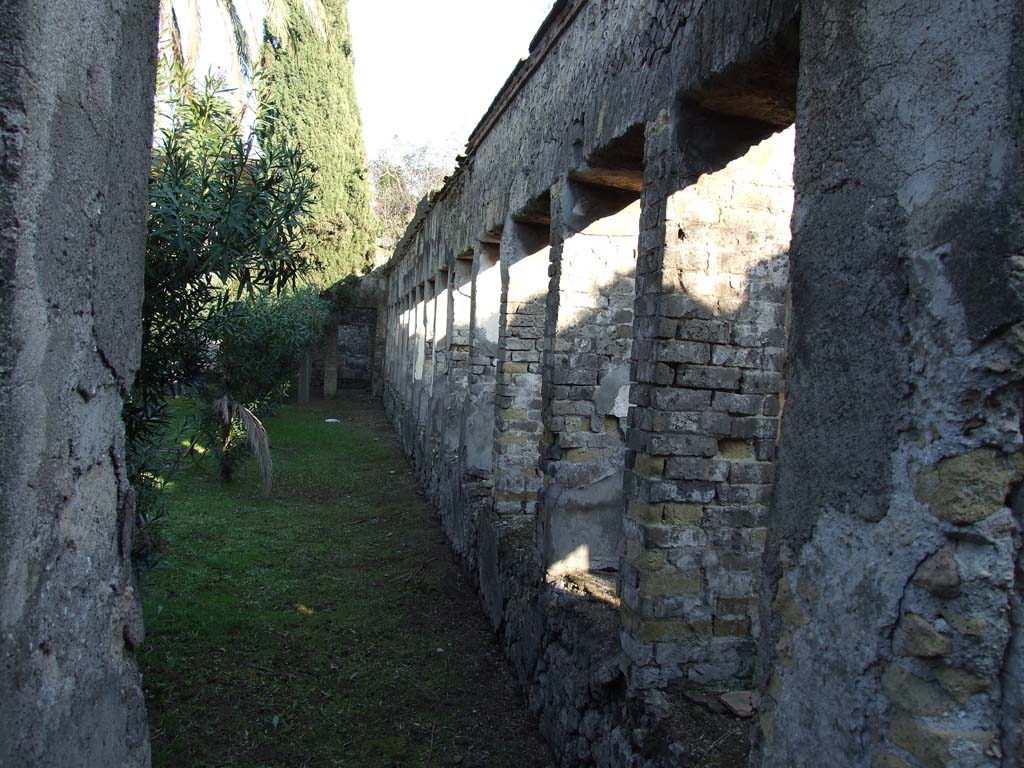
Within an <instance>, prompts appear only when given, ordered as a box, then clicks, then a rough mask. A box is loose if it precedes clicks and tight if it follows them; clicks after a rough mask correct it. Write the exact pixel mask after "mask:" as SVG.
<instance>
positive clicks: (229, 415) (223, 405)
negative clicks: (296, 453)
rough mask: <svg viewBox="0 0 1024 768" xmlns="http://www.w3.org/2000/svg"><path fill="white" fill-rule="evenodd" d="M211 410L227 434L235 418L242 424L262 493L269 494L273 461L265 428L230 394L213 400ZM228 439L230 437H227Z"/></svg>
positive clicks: (254, 415)
mask: <svg viewBox="0 0 1024 768" xmlns="http://www.w3.org/2000/svg"><path fill="white" fill-rule="evenodd" d="M213 412H214V414H215V415H216V416H217V418H218V419H219V420H220V422H221V423H222V424H223V425H224V426H225V427H226V428H227V430H228V435H229V436H230V434H231V425H232V423H233V422H234V420H235V419H238V420H239V421H240V422H241V424H242V430H243V431H244V432H245V442H246V443H247V444H248V446H249V450H251V451H252V455H253V456H255V457H256V466H257V467H258V468H259V472H260V479H261V480H262V481H263V495H264V496H269V495H270V488H271V486H272V485H273V474H274V461H273V459H272V458H271V456H270V438H269V437H268V436H267V429H266V427H264V426H263V422H262V421H260V420H259V419H258V418H257V417H256V414H254V413H253V412H252V411H250V410H249V409H248V408H246V407H245V406H244V405H242V404H241V403H240V402H238V401H237V400H234V399H232V398H231V396H230V395H226V394H225V395H221V396H220V397H218V398H217V399H216V400H214V401H213ZM229 439H230V437H229Z"/></svg>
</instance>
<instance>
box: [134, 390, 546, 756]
mask: <svg viewBox="0 0 1024 768" xmlns="http://www.w3.org/2000/svg"><path fill="white" fill-rule="evenodd" d="M329 418H333V419H337V420H338V423H327V422H326V421H325V420H326V419H329ZM266 425H267V429H268V432H269V434H270V438H271V442H272V452H273V459H274V489H273V492H272V494H271V496H270V498H269V499H264V498H262V497H261V496H260V493H259V482H258V480H257V478H256V473H255V468H254V467H253V466H252V463H251V462H250V463H248V464H247V465H246V466H245V468H244V469H243V470H242V471H241V472H240V474H239V476H238V478H237V479H236V480H235V482H233V483H232V484H230V485H224V484H222V483H220V482H219V481H218V480H217V473H216V469H215V467H214V466H213V465H212V463H211V464H209V465H206V464H204V463H203V462H202V461H199V462H197V463H195V464H194V465H192V466H189V467H187V468H186V469H185V471H184V472H183V473H182V474H181V475H180V476H179V477H178V479H177V480H176V482H175V483H174V485H173V486H172V487H171V488H170V490H169V491H168V494H167V514H166V520H165V523H164V525H163V559H162V560H161V562H160V564H159V565H158V567H157V568H156V569H155V570H154V571H152V572H151V573H150V574H149V576H148V577H147V580H146V583H145V587H144V588H145V598H144V599H145V609H146V629H147V638H146V642H145V645H144V646H143V650H142V653H141V656H140V659H141V665H142V671H143V675H144V687H145V690H146V699H147V704H148V709H149V722H150V729H151V732H152V737H153V763H154V765H155V766H157V767H158V768H159V767H160V766H174V767H175V768H181V767H185V768H190V767H199V766H204V767H207V768H215V767H217V768H219V767H221V766H225V767H226V766H237V767H238V768H250V767H251V768H257V767H266V768H272V767H273V768H277V767H279V766H360V767H366V768H373V767H374V766H387V767H391V766H396V767H397V766H409V767H410V768H412V767H414V766H446V765H459V766H488V768H490V767H492V766H494V767H496V768H500V767H502V766H516V768H543V767H544V766H549V765H551V761H550V759H549V756H548V751H547V748H546V746H545V745H544V743H543V742H542V740H541V739H540V736H539V734H538V733H537V727H536V724H535V722H534V720H533V718H532V717H531V716H530V714H529V713H528V712H527V710H526V707H525V704H524V701H523V698H522V695H521V693H520V692H519V690H518V688H517V685H516V683H515V681H514V679H513V675H512V671H511V670H510V668H509V667H508V665H507V663H506V661H505V660H504V658H503V656H502V654H501V651H500V649H499V647H498V645H497V644H496V642H495V640H494V637H493V634H492V632H491V630H490V628H489V626H488V624H487V623H486V621H485V619H484V617H483V614H482V612H481V610H480V607H479V602H478V597H477V595H476V593H475V591H474V589H473V586H472V584H470V583H469V580H468V579H467V577H466V576H465V575H464V573H463V571H462V570H461V568H460V566H459V565H458V564H457V563H456V562H455V560H454V558H453V557H452V555H451V554H450V551H449V549H448V547H447V545H446V542H445V540H444V536H443V534H442V532H441V529H440V527H439V525H438V523H437V521H436V517H435V514H434V512H433V510H432V509H430V507H429V505H428V504H427V503H426V502H425V501H424V499H423V498H422V496H421V495H420V494H419V492H418V489H417V486H416V482H415V478H414V476H413V473H412V471H411V469H410V467H409V465H408V463H407V462H406V460H405V459H404V457H403V455H402V453H401V450H400V448H399V446H398V443H397V440H396V438H395V437H394V434H393V433H392V431H391V430H390V428H389V427H388V424H387V422H386V421H385V418H384V416H383V412H382V410H381V409H380V407H379V405H378V404H377V403H375V402H372V401H370V400H369V399H368V398H367V397H366V396H365V395H364V394H362V393H359V394H354V393H347V394H342V395H341V396H340V397H339V398H338V399H337V400H333V401H329V402H320V403H315V404H314V405H312V406H310V407H297V406H288V407H285V408H282V409H281V410H280V411H279V412H278V413H277V414H276V415H275V416H274V417H272V418H270V419H268V420H267V422H266Z"/></svg>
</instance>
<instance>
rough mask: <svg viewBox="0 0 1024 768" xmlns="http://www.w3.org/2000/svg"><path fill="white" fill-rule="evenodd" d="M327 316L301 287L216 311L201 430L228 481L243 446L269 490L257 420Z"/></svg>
mask: <svg viewBox="0 0 1024 768" xmlns="http://www.w3.org/2000/svg"><path fill="white" fill-rule="evenodd" d="M328 314H329V307H328V305H327V303H326V302H325V301H323V300H322V299H321V298H320V296H319V295H318V294H317V292H316V289H314V288H312V287H308V286H307V287H306V288H302V289H300V290H297V291H294V292H289V293H285V294H282V295H280V296H274V295H270V294H259V295H253V296H250V297H247V298H245V299H244V300H241V301H234V302H231V303H230V304H228V305H227V306H225V307H224V308H223V309H222V311H221V312H220V313H219V315H218V316H217V318H216V321H215V322H214V328H215V331H216V335H217V338H218V339H219V342H218V344H217V348H216V351H215V352H214V353H213V363H212V366H211V369H210V372H209V375H208V376H207V377H206V384H205V386H204V387H203V389H202V396H201V400H202V401H203V402H204V404H205V407H204V408H203V411H202V412H203V414H204V427H205V429H204V432H205V433H206V434H208V435H210V436H211V437H212V438H214V439H211V440H209V443H210V445H211V447H212V449H213V450H214V452H215V454H216V456H217V458H218V459H219V462H220V470H221V476H222V477H223V478H224V479H225V480H230V479H231V476H232V473H233V471H234V468H235V465H236V464H237V463H238V461H239V460H240V459H241V458H242V457H243V456H244V455H245V454H246V449H245V444H248V447H249V449H250V450H251V451H252V452H253V453H254V454H255V455H256V457H257V459H259V462H260V473H261V475H262V477H263V485H264V491H265V492H269V490H270V464H269V462H270V454H269V446H268V445H267V443H266V440H265V433H264V432H263V427H262V424H261V423H260V422H259V419H260V418H262V417H263V416H265V415H266V414H269V413H270V412H271V411H272V409H273V408H274V406H276V405H278V404H279V403H280V402H282V401H283V400H284V398H285V397H286V396H287V394H288V389H289V386H290V385H291V383H292V381H293V380H294V378H295V372H296V371H297V370H298V368H299V364H300V363H301V361H302V358H303V356H304V355H305V354H306V352H307V351H309V350H310V349H311V348H312V347H313V346H314V345H315V344H316V343H317V341H318V340H319V339H320V336H321V334H322V333H323V330H324V325H325V324H326V322H327V316H328ZM243 438H244V440H243Z"/></svg>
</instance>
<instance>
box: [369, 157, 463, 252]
mask: <svg viewBox="0 0 1024 768" xmlns="http://www.w3.org/2000/svg"><path fill="white" fill-rule="evenodd" d="M448 154H449V155H450V156H446V154H445V152H444V151H443V150H440V149H437V148H435V147H431V146H429V145H426V144H424V145H420V146H405V145H401V144H399V143H398V141H397V139H396V140H395V142H394V143H393V144H392V146H391V147H389V148H388V149H385V150H383V151H382V152H380V153H379V154H378V155H377V157H376V158H375V159H374V160H373V162H372V163H371V164H370V178H371V181H372V184H373V208H374V213H376V214H377V220H378V221H379V222H380V245H381V247H382V248H384V249H385V250H388V251H391V250H393V249H394V248H395V246H396V245H397V244H398V241H399V240H400V239H401V238H402V235H403V234H405V229H406V227H408V226H409V222H411V221H412V218H413V216H414V215H415V214H416V206H417V205H418V204H419V202H420V200H422V199H423V198H424V197H425V196H426V195H427V194H429V193H430V192H432V191H434V190H436V189H439V188H440V186H441V184H442V182H443V181H444V177H445V176H446V175H447V174H448V173H450V172H451V170H452V161H451V158H453V157H454V152H452V153H448Z"/></svg>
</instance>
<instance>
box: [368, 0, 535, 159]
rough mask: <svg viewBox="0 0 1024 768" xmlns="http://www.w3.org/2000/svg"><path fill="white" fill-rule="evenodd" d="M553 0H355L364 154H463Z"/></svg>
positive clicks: (369, 155) (371, 155)
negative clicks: (395, 145) (396, 149)
mask: <svg viewBox="0 0 1024 768" xmlns="http://www.w3.org/2000/svg"><path fill="white" fill-rule="evenodd" d="M551 5H552V0H349V3H348V15H349V21H350V23H351V26H352V47H353V49H354V52H355V57H356V95H357V97H358V98H359V107H360V109H361V110H362V115H363V138H364V139H365V141H366V151H367V155H368V157H370V158H373V157H374V156H375V155H376V153H377V152H378V151H380V150H381V149H383V148H384V147H387V146H388V145H389V144H390V143H391V141H392V138H393V137H394V136H397V137H398V138H399V141H401V142H402V143H406V144H412V145H421V144H430V145H433V146H440V147H450V148H452V150H453V151H455V152H458V151H461V149H462V147H463V145H464V144H465V141H466V139H468V138H469V133H470V131H471V130H473V127H474V126H475V125H476V124H477V122H478V121H479V120H480V118H481V117H483V114H484V111H485V110H486V109H487V107H488V106H489V105H490V103H491V100H492V99H493V98H494V96H495V95H496V94H497V92H498V89H499V88H500V87H501V85H502V83H504V82H505V79H506V78H507V77H508V75H509V74H510V73H511V72H512V69H513V68H514V67H515V65H516V62H517V61H519V59H520V58H522V57H523V56H525V55H526V53H527V48H528V47H529V45H530V40H531V39H532V38H533V35H534V33H535V32H536V31H537V28H538V27H539V26H540V23H541V22H542V21H543V20H544V17H545V16H546V15H547V12H548V10H550V8H551Z"/></svg>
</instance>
